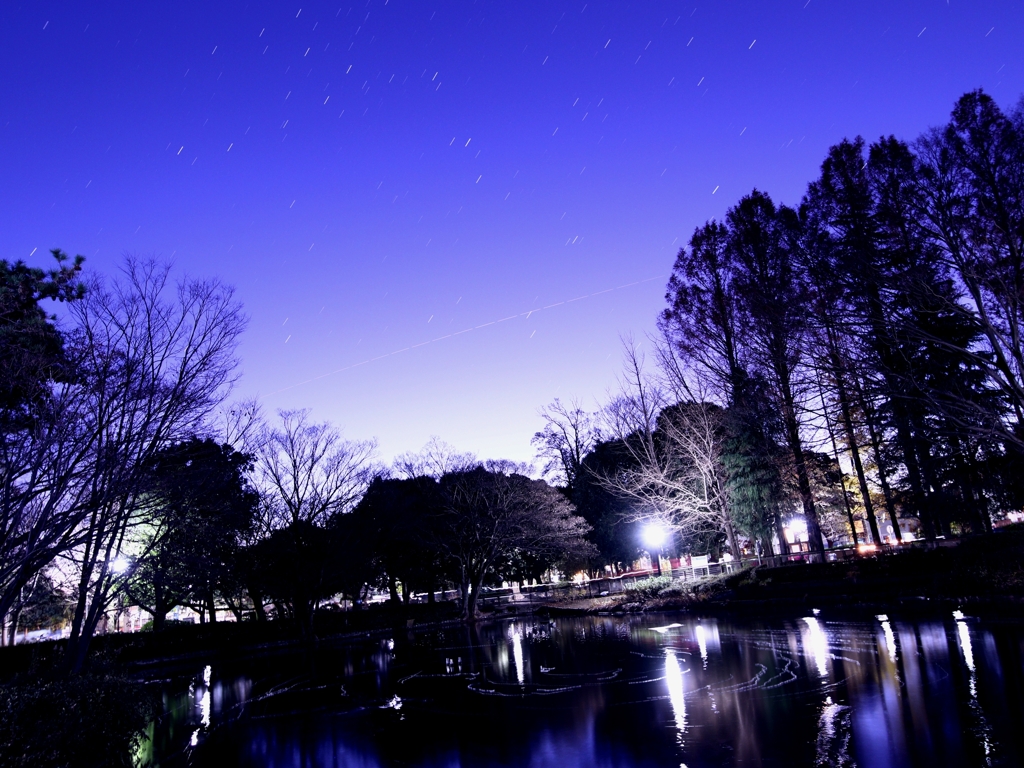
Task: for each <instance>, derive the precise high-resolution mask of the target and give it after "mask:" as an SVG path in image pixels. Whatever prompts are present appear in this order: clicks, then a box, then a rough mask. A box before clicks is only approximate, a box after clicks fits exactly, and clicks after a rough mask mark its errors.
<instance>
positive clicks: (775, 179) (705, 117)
mask: <svg viewBox="0 0 1024 768" xmlns="http://www.w3.org/2000/svg"><path fill="white" fill-rule="evenodd" d="M1022 40H1024V4H1022V3H1021V2H1020V1H1019V0H1017V1H1016V2H1011V1H1010V0H1004V1H1002V2H995V1H993V2H987V1H985V0H949V2H946V0H927V1H925V0H921V1H917V2H911V1H909V0H908V1H906V2H891V1H890V2H870V1H868V0H850V1H849V2H839V1H838V0H810V2H808V1H807V0H771V1H770V2H769V1H767V0H765V1H763V2H739V1H736V2H708V3H702V4H698V5H696V6H695V5H694V4H692V3H685V4H683V3H675V2H654V1H652V2H641V3H630V4H627V3H606V2H594V1H593V0H587V1H586V2H585V1H584V0H580V1H579V2H556V1H555V0H549V1H548V2H523V1H520V2H514V3H513V2H443V3H427V2H413V1H412V0H388V2H384V0H370V2H366V0H361V1H360V2H357V3H354V4H352V3H348V2H333V3H319V2H310V1H309V0H295V1H293V0H288V2H276V3H269V2H266V3H231V2H204V3H195V2H177V3H165V4H162V5H157V4H153V3H138V2H134V3H52V2H34V3H13V2H7V3H4V4H3V5H2V7H0V258H6V259H16V258H23V259H28V260H29V261H30V262H33V263H44V260H43V258H42V257H43V256H44V255H45V251H46V250H47V249H49V248H52V247H61V248H64V249H65V250H67V251H70V252H72V253H82V254H84V255H85V256H86V257H87V258H88V264H89V266H90V267H93V268H96V269H99V270H102V271H108V270H110V269H112V268H113V265H114V264H115V263H116V261H117V259H118V258H119V256H120V255H121V254H123V253H125V252H132V253H137V254H140V255H159V256H165V257H173V259H174V260H175V262H176V263H177V264H178V265H179V266H180V267H181V268H183V269H185V270H188V271H189V272H190V273H193V274H215V275H217V276H219V277H220V278H222V279H223V280H225V281H226V282H229V283H231V284H233V285H234V286H236V288H237V290H238V295H239V297H240V298H241V299H242V301H243V302H244V303H245V306H246V309H247V311H248V313H249V314H250V315H251V325H250V328H249V331H248V333H247V335H246V337H245V341H244V343H243V346H242V350H241V352H242V362H243V368H244V377H243V380H242V384H241V387H240V390H239V392H238V394H239V395H247V394H254V393H259V394H261V395H264V396H265V397H264V402H265V404H266V405H267V406H268V408H269V409H270V410H273V409H275V408H279V407H310V408H312V409H313V413H314V416H315V417H316V418H328V419H331V420H333V421H335V422H337V423H338V424H340V425H343V426H344V427H345V428H346V432H347V434H348V435H350V436H352V437H371V436H376V437H378V438H379V440H380V443H381V452H382V454H383V455H384V456H385V457H390V456H392V455H394V454H396V453H400V452H403V451H406V450H414V449H418V448H419V447H420V446H421V445H422V444H423V443H424V442H426V440H427V439H428V437H429V436H430V435H438V436H440V437H441V438H442V439H444V440H447V441H448V442H451V443H453V444H455V445H456V446H457V447H459V448H460V449H462V450H472V451H476V452H478V453H479V454H480V455H482V456H505V457H509V458H516V459H526V458H529V457H530V456H531V455H532V449H531V447H530V444H529V439H530V436H531V435H532V434H533V432H534V431H535V430H536V429H537V428H538V427H539V425H540V421H539V418H538V416H537V409H538V407H539V406H541V405H543V404H545V403H547V402H549V401H550V400H551V399H552V398H554V397H556V396H560V397H562V398H566V397H569V396H572V395H576V396H578V397H580V398H582V399H583V400H584V402H585V403H587V404H589V405H593V404H595V403H596V401H597V400H598V399H602V398H603V397H604V394H605V392H606V391H607V390H608V389H609V388H610V387H612V386H613V385H614V381H615V377H616V374H617V371H618V369H619V361H620V334H623V333H634V334H638V335H642V334H643V333H645V332H647V331H649V330H651V329H652V328H653V326H654V320H655V317H656V315H657V313H658V311H659V310H660V309H661V306H662V303H663V292H664V284H665V281H666V278H667V275H668V273H669V270H670V268H671V265H672V262H673V259H674V256H675V252H676V250H677V249H678V247H679V245H680V244H681V243H682V242H683V241H684V240H685V239H686V238H687V237H688V235H689V233H690V232H691V231H692V230H693V228H694V227H695V226H696V225H698V224H700V223H702V222H703V221H704V220H705V219H707V218H709V217H714V216H721V215H722V214H723V212H724V211H725V209H726V207H728V206H729V205H730V204H732V203H733V202H735V201H736V199H737V198H738V197H739V196H741V195H742V194H744V193H746V192H748V191H750V189H751V188H752V187H754V186H757V187H759V188H761V189H765V190H767V191H768V192H770V193H771V194H772V195H773V196H774V197H775V198H776V199H778V200H782V201H785V202H791V203H792V202H796V201H797V200H798V199H799V197H800V195H801V194H802V192H803V190H804V188H805V186H806V184H807V182H808V181H810V180H811V179H812V178H813V176H814V175H815V173H816V170H817V168H818V166H819V164H820V162H821V159H822V157H823V155H824V152H825V150H826V149H827V147H828V146H829V145H830V144H832V143H834V142H836V141H838V140H839V139H841V138H842V137H844V136H854V135H857V134H862V135H864V136H865V137H867V138H868V139H874V138H876V137H878V136H879V135H880V134H882V133H886V134H888V133H895V134H896V135H897V136H900V137H904V138H913V137H915V136H916V135H917V134H918V133H920V132H921V131H922V130H923V129H925V128H927V127H928V126H931V125H935V124H939V123H941V122H943V121H944V120H945V119H946V117H947V116H948V114H949V111H950V109H951V107H952V104H953V101H954V100H955V99H956V97H957V96H959V95H960V94H961V93H963V92H964V91H966V90H969V89H972V88H978V87H983V88H985V89H986V90H987V91H988V92H990V93H991V94H993V95H994V96H995V97H996V98H997V99H998V100H999V101H1000V103H1002V104H1003V105H1004V106H1009V105H1010V104H1012V103H1014V102H1016V100H1017V99H1018V98H1019V97H1020V95H1021V94H1022V93H1024V44H1022ZM755 41H756V42H755ZM33 249H37V250H35V252H34V254H33V253H32V252H33ZM30 254H31V256H30ZM652 278H653V279H652ZM640 281H646V282H640ZM630 284H632V285H630ZM620 286H627V287H620ZM608 289H616V290H612V291H610V292H605V293H600V294H599V295H591V294H595V293H598V292H601V291H608ZM580 296H587V297H588V298H586V299H584V300H581V301H575V302H569V303H564V304H558V302H567V300H569V299H575V298H577V297H580ZM553 304H557V305H556V306H550V305H553ZM542 307H549V308H547V309H543V310H542V311H540V312H536V313H534V314H532V315H529V316H525V315H521V313H527V312H529V311H530V310H533V309H537V308H542ZM516 315H519V316H517V317H514V318H513V319H507V320H505V321H504V322H502V323H495V324H494V325H484V324H486V323H490V322H492V321H498V320H502V319H503V318H509V317H511V316H516ZM478 326H484V327H478ZM470 328H472V329H474V330H471V331H469V332H468V333H462V334H459V335H455V336H451V337H449V338H441V339H440V340H439V341H435V342H433V343H428V344H425V345H423V346H418V347H414V348H412V349H408V350H407V351H403V352H400V353H399V354H393V355H390V356H387V357H383V358H381V359H377V360H374V361H372V362H369V363H367V364H365V365H359V366H357V367H349V366H353V365H355V364H357V363H360V362H362V361H366V360H368V359H371V358H376V357H378V356H381V355H387V354H388V353H391V352H395V351H397V350H402V349H405V348H407V347H411V346H412V345H417V344H421V343H422V342H429V341H431V340H432V339H438V338H440V337H444V336H446V335H447V334H452V333H454V332H456V331H464V330H466V329H470ZM339 369H346V370H340V371H339ZM332 372H333V373H332ZM326 374H329V375H326ZM316 377H320V378H316ZM311 379H315V380H313V381H310V380H311Z"/></svg>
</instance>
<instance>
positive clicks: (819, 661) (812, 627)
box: [804, 617, 829, 677]
mask: <svg viewBox="0 0 1024 768" xmlns="http://www.w3.org/2000/svg"><path fill="white" fill-rule="evenodd" d="M804 622H805V623H806V624H807V629H808V630H809V631H808V633H807V637H806V640H805V642H804V647H805V648H806V650H809V651H810V652H811V656H812V657H813V658H814V664H815V666H816V667H817V668H818V674H819V675H821V676H822V677H828V657H829V653H828V638H827V637H826V636H825V632H824V630H822V628H821V624H819V623H818V620H817V619H815V618H813V617H808V618H805V619H804Z"/></svg>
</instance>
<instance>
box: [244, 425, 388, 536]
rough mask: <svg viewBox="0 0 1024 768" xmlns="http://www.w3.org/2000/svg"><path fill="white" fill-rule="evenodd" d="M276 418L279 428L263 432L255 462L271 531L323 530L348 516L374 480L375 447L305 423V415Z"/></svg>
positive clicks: (368, 441)
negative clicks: (270, 513)
mask: <svg viewBox="0 0 1024 768" xmlns="http://www.w3.org/2000/svg"><path fill="white" fill-rule="evenodd" d="M278 416H279V418H280V421H281V426H280V427H279V428H277V429H272V428H271V429H267V430H266V431H265V432H264V434H263V437H262V439H261V441H260V442H261V445H260V447H259V450H258V452H257V462H256V468H257V475H258V484H259V486H260V489H261V491H262V493H263V495H264V497H265V498H266V500H267V504H268V505H269V506H270V508H271V509H272V510H273V515H274V527H277V528H286V527H288V526H292V525H295V524H297V523H300V522H301V523H311V524H313V525H324V524H325V523H327V522H328V521H329V520H330V519H331V518H332V517H333V516H334V515H337V514H341V513H343V512H348V511H349V510H350V509H351V508H352V507H353V506H354V505H355V503H356V502H357V501H358V500H359V497H360V496H361V495H362V493H363V491H364V490H365V489H366V486H367V484H368V483H369V481H370V478H371V477H372V476H373V473H374V465H373V458H374V455H375V453H376V450H377V445H376V443H375V442H373V441H372V440H364V441H358V440H345V439H344V437H343V436H342V433H341V431H340V430H339V429H338V428H337V427H335V426H333V425H332V424H330V423H328V422H321V423H319V424H317V423H312V422H310V420H309V411H308V410H304V411H280V412H279V413H278Z"/></svg>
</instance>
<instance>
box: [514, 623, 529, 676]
mask: <svg viewBox="0 0 1024 768" xmlns="http://www.w3.org/2000/svg"><path fill="white" fill-rule="evenodd" d="M512 660H513V661H514V662H515V665H516V679H517V680H518V681H519V684H520V685H522V684H523V683H524V682H526V674H525V670H524V669H523V633H522V632H520V631H519V627H517V626H516V625H515V624H513V625H512Z"/></svg>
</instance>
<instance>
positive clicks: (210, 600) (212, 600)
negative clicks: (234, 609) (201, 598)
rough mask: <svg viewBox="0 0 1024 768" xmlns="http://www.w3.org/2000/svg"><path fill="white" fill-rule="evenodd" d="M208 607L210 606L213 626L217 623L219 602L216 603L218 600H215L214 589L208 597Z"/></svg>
mask: <svg viewBox="0 0 1024 768" xmlns="http://www.w3.org/2000/svg"><path fill="white" fill-rule="evenodd" d="M206 605H207V606H208V610H209V611H210V623H211V624H216V623H217V602H216V599H215V598H214V595H213V590H212V589H211V590H210V592H209V593H208V594H207V595H206Z"/></svg>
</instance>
